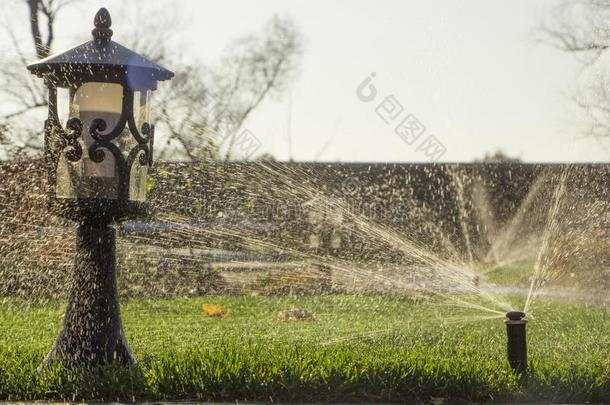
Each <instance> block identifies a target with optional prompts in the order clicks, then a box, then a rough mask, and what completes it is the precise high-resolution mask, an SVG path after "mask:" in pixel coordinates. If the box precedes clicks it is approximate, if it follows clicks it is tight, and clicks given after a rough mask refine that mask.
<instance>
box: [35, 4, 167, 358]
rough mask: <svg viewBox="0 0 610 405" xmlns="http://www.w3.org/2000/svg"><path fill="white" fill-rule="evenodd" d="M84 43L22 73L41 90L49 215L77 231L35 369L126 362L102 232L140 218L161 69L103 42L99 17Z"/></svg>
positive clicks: (111, 243) (106, 19) (111, 238)
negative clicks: (47, 343) (55, 323)
mask: <svg viewBox="0 0 610 405" xmlns="http://www.w3.org/2000/svg"><path fill="white" fill-rule="evenodd" d="M94 25H95V28H94V29H93V31H92V34H93V40H91V41H88V42H85V43H83V44H81V45H79V46H77V47H75V48H72V49H70V50H67V51H65V52H62V53H59V54H55V55H52V56H49V57H48V58H45V59H42V60H40V61H38V62H36V63H33V64H31V65H29V66H28V70H29V71H30V72H31V73H33V74H35V75H37V76H38V77H41V78H44V80H45V83H46V85H47V87H48V91H49V112H48V119H47V120H46V122H45V143H44V146H45V148H44V157H45V166H46V170H47V175H48V190H47V201H48V207H49V209H50V210H51V212H53V213H55V214H56V215H59V216H62V217H64V218H68V219H70V220H73V221H76V222H77V223H78V230H77V233H76V235H77V236H76V257H75V262H74V275H73V284H72V285H71V287H70V293H69V299H68V306H67V309H66V313H65V316H64V321H63V326H62V329H61V331H60V333H59V336H58V337H57V340H56V341H55V344H54V346H53V348H52V349H51V352H50V353H49V355H48V356H47V358H46V360H45V363H44V364H49V363H52V362H55V361H60V362H61V363H62V364H63V365H64V366H68V367H72V366H89V365H100V364H104V363H108V362H113V361H118V362H122V363H125V364H130V363H133V361H134V359H133V357H132V354H131V351H130V349H129V346H128V345H127V341H126V339H125V335H124V333H123V329H122V326H121V318H120V313H119V301H118V294H117V288H116V272H115V231H114V229H113V228H112V226H111V224H112V223H113V222H120V221H121V220H123V219H126V218H134V217H142V216H145V215H146V213H147V211H148V206H147V203H146V180H147V175H148V169H149V168H150V166H151V164H152V161H153V138H154V126H153V125H152V124H151V121H150V120H151V118H150V96H151V93H152V91H154V90H155V89H156V87H157V82H159V81H163V80H168V79H170V78H171V77H172V76H173V73H172V72H170V71H169V70H166V69H164V68H162V67H161V66H158V65H156V64H155V63H153V62H151V61H149V60H147V59H146V58H144V57H143V56H141V55H138V54H136V53H135V52H133V51H130V50H129V49H127V48H125V47H123V46H122V45H120V44H118V43H116V42H114V41H112V40H111V38H112V30H111V29H110V26H111V19H110V14H109V13H108V10H106V9H105V8H102V9H100V10H99V11H98V12H97V14H96V15H95V18H94Z"/></svg>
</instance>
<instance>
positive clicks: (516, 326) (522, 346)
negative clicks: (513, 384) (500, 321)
mask: <svg viewBox="0 0 610 405" xmlns="http://www.w3.org/2000/svg"><path fill="white" fill-rule="evenodd" d="M524 317H525V312H521V311H509V312H507V313H506V320H505V321H504V323H505V324H506V335H507V338H508V340H507V345H506V348H507V352H508V353H507V354H508V363H509V364H510V366H511V368H512V369H513V370H515V371H516V372H517V373H518V374H520V375H521V376H522V377H525V375H526V374H527V341H526V335H525V325H526V324H527V321H526V320H525V319H523V318H524Z"/></svg>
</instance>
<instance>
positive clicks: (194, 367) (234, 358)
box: [0, 296, 610, 402]
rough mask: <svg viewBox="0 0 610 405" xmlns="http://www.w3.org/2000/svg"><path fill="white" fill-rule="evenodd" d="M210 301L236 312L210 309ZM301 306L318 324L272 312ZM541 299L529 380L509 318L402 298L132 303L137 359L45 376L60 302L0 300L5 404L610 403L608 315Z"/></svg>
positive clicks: (127, 320)
mask: <svg viewBox="0 0 610 405" xmlns="http://www.w3.org/2000/svg"><path fill="white" fill-rule="evenodd" d="M204 302H210V303H218V304H221V305H222V306H223V307H224V308H227V309H228V310H229V313H230V318H229V319H225V320H216V319H211V318H206V317H204V316H203V315H202V313H201V305H202V304H203V303H204ZM293 307H298V308H303V309H307V310H310V311H312V312H313V313H314V314H315V316H316V321H314V322H280V321H277V320H276V319H275V317H276V314H277V312H278V311H280V310H283V309H289V308H293ZM535 309H536V318H535V319H533V320H531V321H530V323H529V324H528V338H529V358H530V366H531V369H532V372H531V375H530V378H529V381H528V383H527V384H526V385H525V386H523V387H521V386H520V385H519V383H518V381H517V378H516V376H515V375H513V373H512V372H511V370H510V368H509V367H508V365H507V361H506V359H505V344H506V341H505V329H504V328H505V326H504V324H503V322H502V320H501V318H498V319H492V320H482V319H478V318H476V317H475V316H474V315H475V314H473V313H469V311H466V310H458V309H457V308H452V307H447V306H442V305H438V304H434V303H430V302H427V303H423V302H415V301H413V300H411V299H408V298H401V297H353V296H326V297H307V298H285V297H284V298H279V297H273V298H271V297H207V298H196V299H194V298H193V299H171V300H151V301H147V300H131V301H127V302H124V303H123V307H122V314H123V324H124V329H125V332H126V334H127V337H128V340H129V342H130V345H131V347H132V349H133V351H134V355H135V356H136V357H137V359H138V361H139V368H138V369H135V368H134V369H127V370H126V369H119V368H111V367H109V368H105V369H100V370H95V371H91V372H90V373H91V374H89V375H84V376H82V375H81V376H75V375H70V374H63V373H61V372H60V371H59V370H51V371H49V372H47V373H46V374H43V375H41V376H37V374H36V372H35V370H36V367H37V366H38V365H39V364H40V362H41V361H42V359H43V357H44V356H45V354H46V353H47V351H48V350H49V348H50V347H51V345H52V343H53V340H54V338H55V336H56V334H57V332H58V330H59V327H60V324H61V319H60V316H61V313H62V310H63V304H61V303H46V304H31V303H26V302H23V301H15V300H8V299H4V300H0V400H33V399H59V400H64V399H65V400H81V399H97V400H106V401H109V400H122V401H132V400H227V401H234V400H240V401H244V400H250V401H254V400H258V401H274V402H276V401H396V402H427V401H430V400H431V399H432V398H436V397H440V398H445V399H447V400H450V401H457V400H462V401H508V400H516V401H555V402H585V401H590V402H610V333H609V331H610V316H608V314H606V313H605V312H604V311H603V310H601V309H597V308H592V307H585V306H578V305H566V304H557V303H548V302H544V301H537V302H536V308H535ZM447 314H451V316H450V317H449V321H443V319H442V316H441V315H447ZM477 315H480V314H477ZM483 316H485V315H483ZM462 318H463V319H462Z"/></svg>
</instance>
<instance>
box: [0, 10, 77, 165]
mask: <svg viewBox="0 0 610 405" xmlns="http://www.w3.org/2000/svg"><path fill="white" fill-rule="evenodd" d="M73 2H74V0H19V1H18V2H17V1H16V0H13V1H9V2H7V3H5V7H7V8H8V7H11V8H12V7H14V6H15V5H16V4H17V3H21V4H25V5H26V7H27V10H28V16H29V24H28V25H27V27H28V28H29V34H30V38H31V40H32V44H33V48H32V51H33V52H32V53H33V54H34V55H35V56H36V57H37V58H38V59H42V58H45V57H47V56H49V54H50V52H51V48H52V46H53V41H54V39H55V22H56V19H57V15H58V14H59V12H60V11H61V10H62V9H63V8H64V7H66V6H67V5H69V4H70V3H73ZM4 15H5V16H6V15H7V14H6V13H4ZM43 27H44V29H43ZM2 28H3V29H4V30H5V32H6V34H7V38H8V39H9V40H10V45H11V46H12V52H10V51H9V52H4V54H5V55H6V57H4V58H3V62H2V63H0V77H2V78H3V81H4V85H3V86H1V87H0V111H5V110H7V111H8V112H7V113H3V115H1V116H0V145H1V146H2V149H3V151H2V152H4V155H5V156H4V157H10V156H15V155H19V154H21V153H23V152H25V151H28V150H30V151H31V150H41V149H42V143H41V142H40V139H39V138H40V133H41V130H40V124H38V125H36V126H31V125H29V123H30V122H31V121H33V120H32V119H31V117H32V116H37V115H38V116H39V114H36V113H37V112H39V111H40V110H43V109H44V108H45V107H46V106H47V92H46V89H45V88H44V85H43V84H42V83H40V80H36V79H35V78H34V77H32V75H30V74H29V73H28V72H27V71H26V69H25V66H26V65H27V64H28V61H29V59H30V57H29V55H30V52H26V51H25V49H24V46H23V45H22V44H21V43H20V41H19V39H18V37H17V34H16V32H15V30H14V28H13V27H12V26H11V24H10V23H9V22H8V20H6V19H5V20H4V21H2ZM34 122H37V123H40V122H42V121H41V120H38V121H34ZM0 157H2V153H1V152H0Z"/></svg>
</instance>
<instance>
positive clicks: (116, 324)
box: [45, 222, 134, 367]
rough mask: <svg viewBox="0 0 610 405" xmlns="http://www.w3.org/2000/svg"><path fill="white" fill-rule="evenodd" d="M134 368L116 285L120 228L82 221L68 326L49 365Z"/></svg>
mask: <svg viewBox="0 0 610 405" xmlns="http://www.w3.org/2000/svg"><path fill="white" fill-rule="evenodd" d="M55 359H61V362H62V364H64V365H65V366H68V367H69V366H72V365H76V364H78V365H100V364H105V363H109V362H115V361H117V362H120V363H124V364H131V363H133V362H134V359H133V356H132V354H131V351H130V349H129V346H128V345H127V341H126V339H125V334H124V333H123V328H122V326H121V317H120V313H119V300H118V293H117V287H116V265H115V230H114V229H113V228H112V227H111V226H110V224H108V223H103V222H102V223H99V222H93V223H87V222H85V223H81V224H80V225H79V226H78V231H77V237H76V257H75V262H74V274H73V280H72V286H71V290H70V296H69V301H68V307H67V309H66V313H65V316H64V323H63V327H62V330H61V332H60V333H59V336H58V337H57V340H56V341H55V345H54V346H53V349H52V350H51V352H50V353H49V356H48V357H47V360H46V361H45V363H46V364H49V363H52V362H53V361H54V360H55Z"/></svg>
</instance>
